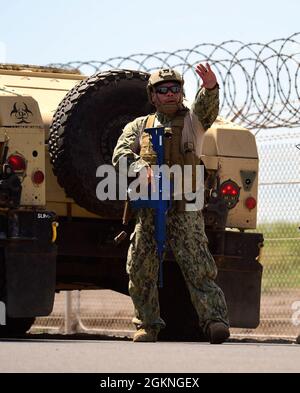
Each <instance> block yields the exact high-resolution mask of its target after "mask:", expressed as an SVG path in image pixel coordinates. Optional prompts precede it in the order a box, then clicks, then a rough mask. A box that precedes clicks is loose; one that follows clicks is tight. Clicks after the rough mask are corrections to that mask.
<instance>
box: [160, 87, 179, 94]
mask: <svg viewBox="0 0 300 393" xmlns="http://www.w3.org/2000/svg"><path fill="white" fill-rule="evenodd" d="M168 91H170V92H172V93H174V94H176V93H180V91H181V87H180V86H159V87H157V88H156V89H155V92H156V93H159V94H167V93H168Z"/></svg>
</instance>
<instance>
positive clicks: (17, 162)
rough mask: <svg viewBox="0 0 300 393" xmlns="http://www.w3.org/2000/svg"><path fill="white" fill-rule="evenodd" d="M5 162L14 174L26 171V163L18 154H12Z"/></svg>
mask: <svg viewBox="0 0 300 393" xmlns="http://www.w3.org/2000/svg"><path fill="white" fill-rule="evenodd" d="M7 162H8V164H9V165H10V166H11V167H12V169H13V170H14V171H15V172H21V171H25V169H26V162H25V159H24V157H22V156H20V155H18V154H14V155H12V156H10V157H8V160H7Z"/></svg>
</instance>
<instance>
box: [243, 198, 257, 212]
mask: <svg viewBox="0 0 300 393" xmlns="http://www.w3.org/2000/svg"><path fill="white" fill-rule="evenodd" d="M245 205H246V207H247V208H248V209H249V210H253V209H255V208H256V206H257V202H256V199H255V198H253V197H249V198H247V199H246V202H245Z"/></svg>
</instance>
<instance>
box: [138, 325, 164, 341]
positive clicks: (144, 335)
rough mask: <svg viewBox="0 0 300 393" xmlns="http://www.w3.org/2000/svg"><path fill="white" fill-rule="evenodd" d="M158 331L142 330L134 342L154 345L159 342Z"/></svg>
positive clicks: (151, 329)
mask: <svg viewBox="0 0 300 393" xmlns="http://www.w3.org/2000/svg"><path fill="white" fill-rule="evenodd" d="M158 332H159V331H158V330H157V329H154V328H140V329H138V330H137V331H136V332H135V333H134V336H133V342H135V343H137V342H140V343H141V342H145V343H146V342H147V343H154V342H156V341H157V336H158Z"/></svg>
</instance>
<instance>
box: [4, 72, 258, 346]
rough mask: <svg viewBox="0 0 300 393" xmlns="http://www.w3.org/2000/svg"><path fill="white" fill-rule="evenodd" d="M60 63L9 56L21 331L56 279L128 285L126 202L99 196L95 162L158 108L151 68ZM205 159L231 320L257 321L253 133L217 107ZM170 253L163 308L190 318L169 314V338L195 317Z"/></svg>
mask: <svg viewBox="0 0 300 393" xmlns="http://www.w3.org/2000/svg"><path fill="white" fill-rule="evenodd" d="M58 71H59V70H54V69H47V68H44V69H43V68H41V67H39V68H36V69H35V68H32V67H28V66H27V67H26V66H18V67H10V66H7V65H5V66H2V67H0V160H1V161H0V223H1V229H0V243H1V259H0V301H1V303H0V305H1V310H3V309H4V308H5V309H6V325H5V326H0V333H1V334H16V333H24V332H25V331H27V330H28V329H29V328H30V326H31V324H32V323H33V321H34V318H35V317H37V316H45V315H49V314H50V313H51V311H52V307H53V301H54V294H55V291H60V290H73V289H95V288H99V289H101V288H108V289H112V290H115V291H118V292H121V293H125V294H127V293H128V292H127V276H126V272H125V261H126V252H127V248H128V241H125V242H123V243H122V244H120V245H118V246H116V244H115V243H114V238H115V236H116V234H118V233H119V232H120V231H121V230H122V229H123V228H122V224H121V220H120V218H121V215H122V210H123V202H121V201H120V202H113V201H104V202H103V201H99V200H98V199H97V197H96V188H97V184H98V183H99V181H100V180H101V179H99V178H97V177H96V171H97V168H98V167H99V166H100V165H102V164H111V156H112V152H113V149H114V147H115V144H116V142H117V139H118V137H119V135H120V133H121V131H122V128H123V126H124V125H125V124H126V123H127V122H129V121H130V120H132V119H133V118H136V117H138V116H142V115H146V114H148V113H149V112H151V110H152V108H151V106H150V104H149V103H148V100H147V94H146V84H147V80H148V77H149V75H148V74H146V73H143V72H138V71H129V70H112V71H107V72H102V73H98V74H96V75H94V76H91V77H85V76H82V75H80V74H78V73H72V72H67V71H64V72H62V71H61V70H60V72H58ZM202 160H203V163H204V164H205V166H206V170H207V174H208V176H207V180H206V205H205V209H204V214H205V220H206V230H207V235H208V238H209V242H210V243H209V246H210V249H211V252H212V253H213V255H214V257H215V259H216V261H217V264H218V267H219V275H218V283H219V285H220V286H221V287H222V288H223V290H224V292H225V295H226V298H227V302H228V306H229V313H230V322H231V326H233V327H245V328H255V327H257V326H258V324H259V311H260V310H259V308H260V288H261V276H262V266H261V265H260V263H259V262H258V257H259V253H260V248H261V246H262V244H263V237H262V235H261V234H256V233H252V232H246V230H248V229H254V228H255V227H256V216H257V183H258V155H257V149H256V143H255V138H254V136H253V135H252V134H251V133H250V132H249V131H248V130H246V129H244V128H241V127H239V126H237V125H234V124H233V123H231V122H228V121H225V120H223V119H218V120H217V121H216V122H215V124H214V125H213V126H212V128H211V129H210V130H209V131H208V132H207V133H206V136H205V141H204V146H203V157H202ZM132 224H133V223H131V225H132ZM129 228H131V226H130V225H129ZM172 259H173V256H172V255H171V253H167V256H166V260H165V262H164V269H165V272H164V287H163V288H162V289H161V290H160V302H161V311H162V316H163V317H164V318H165V319H166V320H167V321H169V322H172V320H173V319H174V320H175V318H176V315H177V313H178V310H179V312H180V310H181V311H182V315H184V316H185V318H182V321H178V319H176V323H169V324H167V325H168V328H167V329H166V330H165V331H164V332H163V335H164V336H163V338H165V339H171V338H172V339H195V340H196V339H198V338H199V337H200V333H199V328H198V324H197V317H196V315H195V313H194V310H193V308H192V306H191V304H190V300H189V296H188V293H187V290H186V288H185V287H184V283H183V280H182V277H181V273H180V271H179V269H178V267H177V265H176V264H174V263H172ZM184 319H185V321H184ZM183 321H184V322H183ZM0 323H1V318H0ZM171 327H172V330H171Z"/></svg>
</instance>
